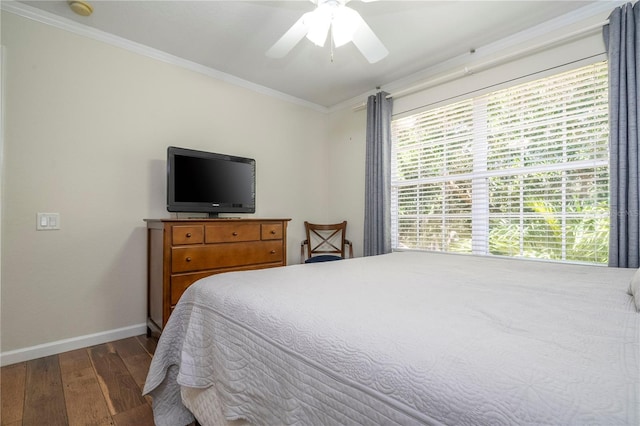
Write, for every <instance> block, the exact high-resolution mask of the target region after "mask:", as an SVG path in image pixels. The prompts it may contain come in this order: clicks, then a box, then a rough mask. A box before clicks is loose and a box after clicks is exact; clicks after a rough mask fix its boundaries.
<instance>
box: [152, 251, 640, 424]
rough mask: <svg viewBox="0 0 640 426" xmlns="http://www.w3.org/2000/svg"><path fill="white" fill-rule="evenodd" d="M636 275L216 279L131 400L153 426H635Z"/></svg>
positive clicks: (304, 268) (415, 273)
mask: <svg viewBox="0 0 640 426" xmlns="http://www.w3.org/2000/svg"><path fill="white" fill-rule="evenodd" d="M634 273H635V270H634V269H623V268H606V267H598V266H584V265H570V264H559V263H549V262H539V261H527V260H515V259H500V258H490V257H477V256H464V255H450V254H438V253H420V252H396V253H391V254H387V255H381V256H373V257H367V258H355V259H349V260H344V261H339V262H328V263H319V264H309V265H293V266H287V267H281V268H273V269H267V270H260V271H244V272H232V273H225V274H220V275H214V276H211V277H208V278H205V279H203V280H200V281H199V282H197V283H196V284H194V285H193V286H191V287H190V288H189V289H188V290H187V291H186V292H185V294H184V295H183V296H182V298H181V300H180V302H179V303H178V305H177V306H176V309H175V311H174V312H173V313H172V315H171V318H170V320H169V322H168V323H167V325H166V327H165V329H164V330H163V333H162V336H161V337H160V340H159V342H158V348H157V350H156V352H155V355H154V358H153V360H152V363H151V367H150V370H149V373H148V377H147V381H146V384H145V388H144V393H145V394H148V395H150V396H151V397H152V398H153V410H154V417H155V420H156V423H157V424H158V425H159V426H162V425H171V426H176V425H186V424H189V423H190V422H192V421H193V419H194V414H195V417H197V419H198V420H199V422H200V423H201V424H202V425H209V424H211V425H218V424H224V422H231V423H230V424H233V422H234V421H235V422H236V423H237V422H245V423H246V422H248V423H250V424H256V425H281V424H297V425H323V426H324V425H351V424H354V425H355V424H367V425H393V424H398V425H412V424H429V425H443V424H446V425H478V424H483V425H489V424H490V425H513V424H535V425H540V424H562V425H565V424H575V425H638V424H639V423H640V355H639V348H640V343H639V341H640V335H639V334H640V313H638V312H637V310H636V306H635V305H634V298H633V296H632V295H630V294H629V291H628V289H629V287H630V286H629V283H630V282H631V280H632V278H634ZM636 279H637V277H636Z"/></svg>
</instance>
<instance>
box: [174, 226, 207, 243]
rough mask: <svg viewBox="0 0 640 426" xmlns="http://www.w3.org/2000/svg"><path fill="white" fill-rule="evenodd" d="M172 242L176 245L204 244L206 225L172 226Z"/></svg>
mask: <svg viewBox="0 0 640 426" xmlns="http://www.w3.org/2000/svg"><path fill="white" fill-rule="evenodd" d="M171 242H172V243H173V245H175V246H180V245H184V244H202V243H203V242H204V226H202V225H188V226H183V225H180V226H172V227H171Z"/></svg>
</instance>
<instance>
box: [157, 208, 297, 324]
mask: <svg viewBox="0 0 640 426" xmlns="http://www.w3.org/2000/svg"><path fill="white" fill-rule="evenodd" d="M289 220H290V219H145V221H146V222H147V244H148V257H147V259H148V266H147V267H148V271H147V280H148V293H147V304H148V320H147V333H148V334H150V333H151V332H159V331H161V330H162V328H163V327H164V325H165V324H166V323H167V320H168V319H169V315H170V314H171V311H172V310H173V308H174V307H175V305H176V303H178V299H180V296H182V293H183V292H184V291H185V290H186V289H187V287H189V286H190V285H191V284H193V283H194V282H195V281H197V280H199V279H200V278H204V277H206V276H209V275H213V274H218V273H221V272H228V271H242V270H248V269H261V268H272V267H275V266H285V265H286V263H287V223H288V221H289Z"/></svg>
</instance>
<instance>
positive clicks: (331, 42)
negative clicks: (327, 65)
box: [329, 28, 334, 63]
mask: <svg viewBox="0 0 640 426" xmlns="http://www.w3.org/2000/svg"><path fill="white" fill-rule="evenodd" d="M329 32H330V33H331V35H330V37H331V40H329V42H330V43H329V44H330V45H331V47H330V49H331V63H333V45H334V43H333V28H331V30H330V31H329Z"/></svg>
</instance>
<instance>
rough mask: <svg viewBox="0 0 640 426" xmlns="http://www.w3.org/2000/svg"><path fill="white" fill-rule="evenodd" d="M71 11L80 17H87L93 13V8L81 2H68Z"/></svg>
mask: <svg viewBox="0 0 640 426" xmlns="http://www.w3.org/2000/svg"><path fill="white" fill-rule="evenodd" d="M67 3H68V4H69V7H70V8H71V10H73V11H74V12H75V13H77V14H78V15H81V16H89V15H91V14H92V13H93V7H92V6H91V5H90V4H89V3H88V2H86V1H83V0H69V1H68V2H67Z"/></svg>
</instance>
